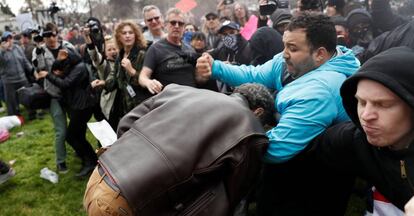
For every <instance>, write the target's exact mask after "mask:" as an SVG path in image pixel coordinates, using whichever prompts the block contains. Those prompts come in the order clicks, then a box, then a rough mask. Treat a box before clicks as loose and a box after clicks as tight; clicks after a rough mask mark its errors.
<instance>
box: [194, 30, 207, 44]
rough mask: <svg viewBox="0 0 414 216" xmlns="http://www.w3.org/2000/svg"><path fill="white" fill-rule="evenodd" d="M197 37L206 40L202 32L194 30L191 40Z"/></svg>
mask: <svg viewBox="0 0 414 216" xmlns="http://www.w3.org/2000/svg"><path fill="white" fill-rule="evenodd" d="M195 39H199V40H202V41H205V42H207V38H206V35H205V34H204V33H203V32H194V33H193V36H192V37H191V40H195Z"/></svg>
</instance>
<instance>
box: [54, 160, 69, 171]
mask: <svg viewBox="0 0 414 216" xmlns="http://www.w3.org/2000/svg"><path fill="white" fill-rule="evenodd" d="M56 168H57V171H58V172H59V173H60V174H65V173H68V172H69V169H68V167H67V166H66V163H65V162H63V163H58V164H57V165H56Z"/></svg>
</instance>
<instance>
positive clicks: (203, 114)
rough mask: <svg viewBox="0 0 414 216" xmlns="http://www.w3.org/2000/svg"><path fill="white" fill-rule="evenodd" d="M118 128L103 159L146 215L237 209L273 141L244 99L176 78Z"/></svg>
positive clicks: (217, 212) (138, 211) (217, 213)
mask: <svg viewBox="0 0 414 216" xmlns="http://www.w3.org/2000/svg"><path fill="white" fill-rule="evenodd" d="M124 132H125V133H124ZM118 135H122V136H121V137H120V138H119V139H118V140H117V141H116V142H115V143H114V144H113V145H112V146H111V148H109V149H108V150H107V151H106V152H105V153H103V154H102V155H101V157H100V164H101V166H102V167H103V168H104V169H105V170H106V173H107V174H109V175H110V177H111V178H112V180H113V181H114V182H115V183H116V184H117V186H118V187H119V189H120V191H121V194H122V195H123V196H124V197H125V198H126V199H127V201H128V203H129V205H130V207H131V208H132V209H133V211H134V212H135V214H136V215H140V216H144V215H158V216H163V215H208V216H212V215H214V216H221V215H230V214H232V211H233V210H234V208H235V206H236V205H237V204H238V203H239V201H240V200H241V199H242V198H243V197H244V196H246V195H247V193H248V192H249V191H251V189H252V188H253V186H254V183H255V181H256V180H257V176H258V174H259V171H260V166H261V158H262V156H263V154H264V152H265V150H266V147H267V144H268V140H267V138H266V137H265V134H264V131H263V128H262V126H261V124H260V122H259V121H258V120H257V119H256V117H255V116H254V115H253V113H252V112H251V111H250V110H249V108H248V107H247V106H246V102H245V101H244V100H243V99H242V98H240V97H237V96H236V97H232V96H227V95H224V94H220V93H215V92H212V91H207V90H199V89H195V88H191V87H184V86H178V85H175V84H171V85H168V86H167V87H166V88H165V89H164V90H163V91H162V92H161V93H160V94H158V95H156V96H154V97H152V98H150V99H148V100H146V101H144V102H143V103H142V104H140V105H139V106H138V107H136V108H135V109H133V110H132V111H131V112H130V113H129V114H127V115H126V116H125V117H124V118H123V119H122V120H121V122H120V125H119V128H118Z"/></svg>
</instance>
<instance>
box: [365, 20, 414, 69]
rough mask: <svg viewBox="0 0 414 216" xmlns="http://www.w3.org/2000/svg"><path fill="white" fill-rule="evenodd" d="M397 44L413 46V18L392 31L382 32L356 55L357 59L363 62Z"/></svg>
mask: <svg viewBox="0 0 414 216" xmlns="http://www.w3.org/2000/svg"><path fill="white" fill-rule="evenodd" d="M398 46H407V47H411V48H414V20H412V21H411V22H408V23H405V24H403V25H400V26H398V27H397V28H395V29H394V30H392V31H387V32H384V33H382V34H381V35H380V36H378V37H377V38H375V39H374V40H373V41H372V42H371V43H370V44H369V46H368V48H367V49H366V50H365V51H364V52H363V53H362V54H360V55H358V59H359V60H360V61H361V64H363V63H365V62H366V61H367V60H368V59H370V58H371V57H373V56H375V55H377V54H379V53H380V52H382V51H385V50H388V49H389V48H391V47H398Z"/></svg>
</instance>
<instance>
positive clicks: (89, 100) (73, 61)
mask: <svg viewBox="0 0 414 216" xmlns="http://www.w3.org/2000/svg"><path fill="white" fill-rule="evenodd" d="M55 63H56V61H55ZM55 63H54V66H55V65H56V64H55ZM61 64H63V65H61V66H63V67H64V71H63V76H57V75H55V74H53V73H48V74H47V76H46V79H48V80H49V81H50V82H51V83H53V84H54V85H56V86H57V87H59V88H60V89H61V91H62V95H63V97H62V102H63V103H64V105H65V106H66V107H68V108H69V109H73V110H82V109H86V108H88V107H92V106H94V105H95V104H96V103H97V100H98V98H96V97H95V94H94V93H93V91H92V89H91V86H90V83H89V72H88V70H87V69H86V66H85V64H84V63H83V62H81V57H80V56H79V55H77V54H75V53H74V52H71V50H69V57H68V60H67V61H65V62H64V63H61ZM52 70H53V67H52Z"/></svg>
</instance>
